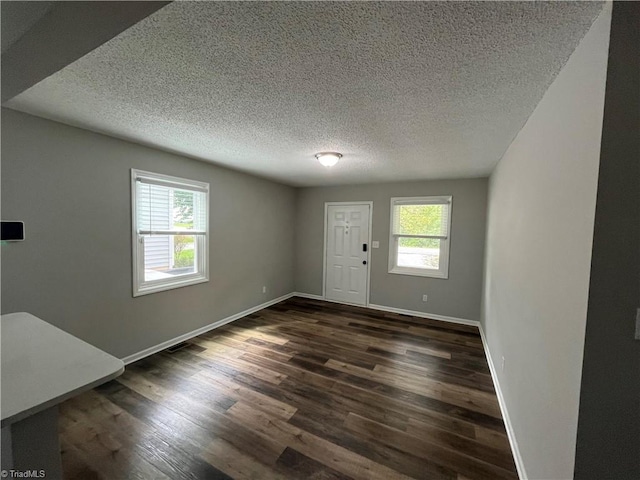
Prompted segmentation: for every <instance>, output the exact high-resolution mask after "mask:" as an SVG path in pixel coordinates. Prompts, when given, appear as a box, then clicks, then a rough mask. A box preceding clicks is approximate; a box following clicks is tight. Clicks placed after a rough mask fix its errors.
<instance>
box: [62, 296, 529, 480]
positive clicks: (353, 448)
mask: <svg viewBox="0 0 640 480" xmlns="http://www.w3.org/2000/svg"><path fill="white" fill-rule="evenodd" d="M60 437H61V445H62V461H63V469H64V473H65V478H66V479H68V480H75V479H81V480H90V479H105V480H114V479H116V480H117V479H145V480H146V479H171V480H177V479H206V480H208V479H226V478H234V479H288V478H294V479H295V478H304V479H311V480H338V479H349V478H353V479H367V480H368V479H384V480H387V479H410V478H414V479H456V480H463V479H491V480H495V479H517V474H516V470H515V465H514V463H513V457H512V455H511V450H510V448H509V442H508V440H507V437H506V433H505V429H504V424H503V421H502V419H501V416H500V409H499V407H498V402H497V399H496V395H495V391H494V388H493V384H492V381H491V376H490V373H489V368H488V366H487V362H486V360H485V356H484V352H483V348H482V343H481V341H480V337H479V334H478V331H477V329H476V328H475V327H470V326H464V325H455V324H449V323H444V322H439V321H435V320H428V319H422V318H416V317H410V316H406V315H398V314H390V313H383V312H376V311H373V310H369V309H363V308H358V307H349V306H343V305H337V304H333V303H327V302H321V301H316V300H307V299H301V298H292V299H289V300H287V301H285V302H282V303H279V304H277V305H274V306H272V307H270V308H267V309H265V310H261V311H259V312H257V313H255V314H252V315H249V316H247V317H245V318H243V319H241V320H238V321H236V322H234V323H232V324H229V325H227V326H225V327H222V328H219V329H217V330H214V331H212V332H209V333H207V334H204V335H201V336H199V337H196V338H193V339H192V340H190V341H189V345H188V346H187V347H185V348H183V349H181V350H178V351H177V352H175V353H171V354H170V353H166V352H162V353H158V354H156V355H153V356H151V357H148V358H146V359H143V360H140V361H139V362H136V363H133V364H131V365H129V366H127V369H126V371H125V373H124V374H123V375H122V376H121V377H119V378H118V379H116V380H114V381H111V382H109V383H107V384H105V385H103V386H101V387H99V388H97V389H95V390H93V391H90V392H87V393H86V394H83V395H81V396H78V397H76V398H74V399H71V400H69V401H67V402H65V403H63V404H62V405H61V407H60Z"/></svg>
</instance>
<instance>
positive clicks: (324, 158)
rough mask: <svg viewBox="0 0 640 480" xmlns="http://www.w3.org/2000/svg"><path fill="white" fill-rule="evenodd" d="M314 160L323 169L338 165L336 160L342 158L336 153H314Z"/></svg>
mask: <svg viewBox="0 0 640 480" xmlns="http://www.w3.org/2000/svg"><path fill="white" fill-rule="evenodd" d="M316 158H317V159H318V161H319V162H320V163H321V164H322V165H324V166H325V167H333V166H334V165H335V164H336V163H338V160H340V159H341V158H342V154H341V153H337V152H322V153H316Z"/></svg>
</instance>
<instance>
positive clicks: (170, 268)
mask: <svg viewBox="0 0 640 480" xmlns="http://www.w3.org/2000/svg"><path fill="white" fill-rule="evenodd" d="M195 259H196V238H195V236H193V235H145V236H144V281H145V282H148V281H153V280H162V279H170V278H175V277H177V276H180V275H189V274H192V273H195V272H196V268H195V265H196V263H195Z"/></svg>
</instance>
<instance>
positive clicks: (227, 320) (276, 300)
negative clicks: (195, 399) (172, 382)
mask: <svg viewBox="0 0 640 480" xmlns="http://www.w3.org/2000/svg"><path fill="white" fill-rule="evenodd" d="M294 295H296V294H295V293H293V292H292V293H288V294H286V295H283V296H281V297H278V298H274V299H273V300H269V301H268V302H265V303H261V304H260V305H256V306H255V307H251V308H249V309H247V310H244V311H242V312H239V313H236V314H235V315H231V316H230V317H226V318H223V319H221V320H218V321H216V322H213V323H210V324H209V325H205V326H204V327H200V328H198V329H196V330H193V331H191V332H189V333H185V334H184V335H180V336H179V337H175V338H172V339H171V340H167V341H166V342H162V343H159V344H158V345H154V346H153V347H149V348H145V349H144V350H142V351H140V352H138V353H134V354H133V355H129V356H127V357H124V358H123V359H122V361H123V362H124V364H125V365H128V364H130V363H133V362H135V361H138V360H140V359H142V358H144V357H148V356H149V355H153V354H154V353H158V352H160V351H162V350H164V349H166V348H169V347H172V346H173V345H176V344H178V343H180V342H184V341H185V340H189V339H190V338H193V337H197V336H198V335H202V334H203V333H206V332H208V331H210V330H213V329H214V328H218V327H221V326H223V325H226V324H227V323H231V322H233V321H234V320H238V319H240V318H242V317H246V316H247V315H250V314H252V313H254V312H257V311H258V310H262V309H263V308H267V307H270V306H271V305H275V304H276V303H280V302H282V301H283V300H287V299H288V298H291V297H293V296H294Z"/></svg>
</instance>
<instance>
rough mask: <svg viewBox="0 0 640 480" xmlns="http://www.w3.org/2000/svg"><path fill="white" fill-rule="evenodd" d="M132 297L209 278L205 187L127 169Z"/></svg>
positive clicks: (189, 181)
mask: <svg viewBox="0 0 640 480" xmlns="http://www.w3.org/2000/svg"><path fill="white" fill-rule="evenodd" d="M131 205H132V221H133V296H134V297H137V296H139V295H145V294H147V293H153V292H159V291H162V290H169V289H172V288H178V287H184V286H186V285H193V284H195V283H201V282H207V281H208V280H209V260H208V233H209V212H208V209H209V184H208V183H205V182H198V181H195V180H186V179H184V178H178V177H172V176H168V175H161V174H157V173H151V172H143V171H141V170H135V169H132V170H131Z"/></svg>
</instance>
